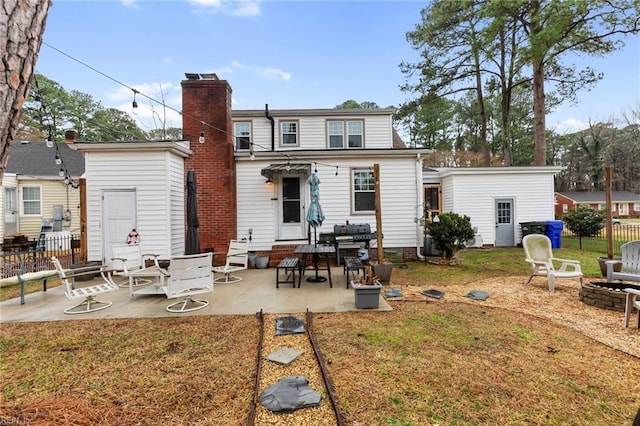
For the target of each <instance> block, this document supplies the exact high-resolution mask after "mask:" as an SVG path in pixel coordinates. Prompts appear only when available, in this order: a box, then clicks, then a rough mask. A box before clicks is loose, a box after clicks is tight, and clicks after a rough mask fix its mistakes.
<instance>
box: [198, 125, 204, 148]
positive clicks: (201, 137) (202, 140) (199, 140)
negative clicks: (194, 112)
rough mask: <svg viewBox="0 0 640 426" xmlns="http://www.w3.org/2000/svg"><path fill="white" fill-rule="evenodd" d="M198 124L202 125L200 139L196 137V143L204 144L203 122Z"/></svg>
mask: <svg viewBox="0 0 640 426" xmlns="http://www.w3.org/2000/svg"><path fill="white" fill-rule="evenodd" d="M200 124H201V125H202V130H200V137H198V143H204V142H205V140H204V121H201V122H200Z"/></svg>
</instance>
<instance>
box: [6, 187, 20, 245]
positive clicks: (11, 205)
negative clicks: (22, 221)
mask: <svg viewBox="0 0 640 426" xmlns="http://www.w3.org/2000/svg"><path fill="white" fill-rule="evenodd" d="M17 232H18V192H17V191H16V188H5V189H4V235H5V236H6V235H15V234H16V233H17Z"/></svg>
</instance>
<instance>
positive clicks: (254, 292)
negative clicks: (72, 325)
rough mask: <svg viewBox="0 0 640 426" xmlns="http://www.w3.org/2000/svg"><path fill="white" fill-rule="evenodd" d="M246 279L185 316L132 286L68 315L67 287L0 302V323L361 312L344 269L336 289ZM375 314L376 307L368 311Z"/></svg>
mask: <svg viewBox="0 0 640 426" xmlns="http://www.w3.org/2000/svg"><path fill="white" fill-rule="evenodd" d="M238 275H240V276H242V278H243V279H242V281H240V282H237V283H232V284H216V285H215V287H214V292H213V293H209V294H204V295H198V296H197V297H198V298H204V299H207V300H209V302H210V303H209V306H207V307H206V308H204V309H200V310H198V311H194V312H187V313H182V314H176V313H170V312H167V311H166V310H165V307H166V306H167V305H168V304H169V303H170V301H169V299H167V298H166V297H165V296H163V295H139V296H134V297H133V299H130V298H129V290H128V288H121V289H120V290H118V291H115V292H111V293H106V294H104V295H102V296H101V297H99V299H100V300H105V301H112V302H113V305H112V306H111V307H109V308H107V309H103V310H101V311H97V312H90V313H86V314H77V315H66V314H64V312H63V311H64V309H65V308H67V307H69V306H71V305H73V304H75V303H77V301H75V300H73V301H72V300H68V299H67V298H66V296H65V295H64V291H63V289H62V287H61V286H58V287H55V288H52V289H49V290H48V291H46V292H42V291H40V292H37V293H33V294H28V295H27V296H26V303H25V304H24V305H21V304H20V299H19V298H15V299H10V300H7V301H4V302H2V303H0V322H38V321H60V320H85V319H102V318H160V317H176V316H187V315H253V314H255V313H256V312H260V310H262V311H263V312H264V313H275V314H285V313H291V314H293V313H302V312H306V311H307V310H309V311H311V312H314V313H321V312H347V311H358V310H359V309H357V308H356V305H355V298H354V294H353V290H352V289H347V288H346V286H345V283H346V278H345V277H344V275H343V274H342V267H334V268H332V271H331V277H332V280H333V288H330V287H329V282H328V281H326V282H323V283H311V282H307V281H306V279H305V278H306V277H308V276H309V273H307V274H306V275H305V276H304V277H303V278H302V284H301V287H300V288H292V287H289V286H283V285H281V286H280V288H276V284H275V282H276V270H275V269H251V270H246V271H242V272H240V273H239V274H238ZM94 283H97V281H95V280H94V281H87V282H85V283H79V285H90V284H94ZM367 310H370V309H367ZM375 310H377V311H390V310H392V309H391V307H390V306H389V304H388V303H387V302H386V301H385V299H384V297H382V296H380V306H379V308H378V309H375Z"/></svg>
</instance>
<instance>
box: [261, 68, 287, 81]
mask: <svg viewBox="0 0 640 426" xmlns="http://www.w3.org/2000/svg"><path fill="white" fill-rule="evenodd" d="M262 75H264V76H265V77H267V78H280V79H282V80H284V81H289V80H291V74H289V73H288V72H284V71H282V70H281V69H278V68H265V69H263V70H262Z"/></svg>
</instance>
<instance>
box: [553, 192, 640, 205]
mask: <svg viewBox="0 0 640 426" xmlns="http://www.w3.org/2000/svg"><path fill="white" fill-rule="evenodd" d="M558 194H560V195H562V196H564V197H567V198H569V199H571V200H573V201H575V202H578V203H604V202H605V201H606V193H605V192H604V191H594V192H586V191H580V192H558ZM611 201H613V202H616V203H621V202H627V203H640V195H638V194H635V193H633V192H631V191H611Z"/></svg>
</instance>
